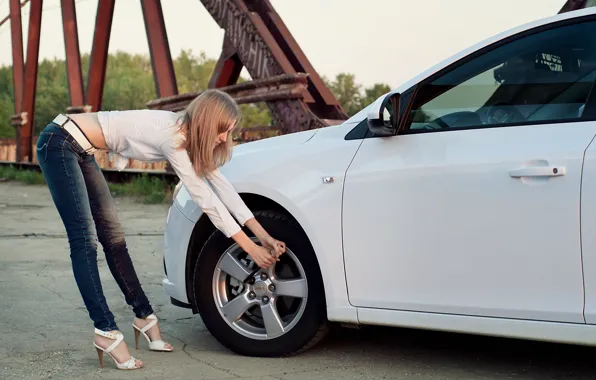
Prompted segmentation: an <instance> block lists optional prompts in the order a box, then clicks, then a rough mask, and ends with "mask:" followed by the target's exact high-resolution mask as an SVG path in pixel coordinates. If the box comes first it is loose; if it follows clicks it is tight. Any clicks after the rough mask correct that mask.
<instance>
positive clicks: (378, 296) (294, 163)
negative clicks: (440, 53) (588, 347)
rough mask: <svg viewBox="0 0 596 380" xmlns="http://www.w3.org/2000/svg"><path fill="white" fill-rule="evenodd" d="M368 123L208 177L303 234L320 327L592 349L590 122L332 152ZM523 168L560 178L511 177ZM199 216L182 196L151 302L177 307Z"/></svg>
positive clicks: (253, 151)
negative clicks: (319, 291) (430, 332)
mask: <svg viewBox="0 0 596 380" xmlns="http://www.w3.org/2000/svg"><path fill="white" fill-rule="evenodd" d="M592 14H596V9H594V8H588V9H584V10H581V11H574V12H569V13H564V14H558V15H555V16H553V17H549V18H546V19H542V20H537V21H534V22H531V23H528V24H526V25H522V26H519V27H517V28H514V29H511V30H509V31H506V32H503V33H501V34H499V35H497V36H494V37H492V38H490V39H488V40H485V41H483V42H480V43H478V44H476V45H474V46H472V47H470V48H468V49H466V50H464V51H462V52H460V53H458V54H456V55H455V56H453V57H451V58H449V59H447V60H445V61H443V62H441V63H439V64H438V65H436V66H434V67H432V68H430V69H428V70H426V71H425V72H423V73H421V74H420V75H418V76H417V77H415V78H412V79H411V80H410V81H408V82H406V83H404V84H403V85H401V86H399V87H397V88H396V89H394V90H392V91H391V93H401V92H403V91H405V90H407V89H409V88H410V87H411V86H413V85H415V84H417V83H419V82H420V81H421V80H424V79H426V78H428V77H429V76H431V75H432V74H434V73H436V72H437V71H439V70H441V69H443V68H446V67H448V66H449V65H451V64H453V63H456V62H457V61H458V60H460V59H461V58H464V57H466V56H467V55H469V54H470V53H473V52H475V51H477V50H479V49H482V48H483V47H486V46H489V45H490V44H492V43H494V42H498V41H500V40H502V39H505V38H507V37H510V36H513V35H515V34H517V33H519V32H522V31H524V30H528V29H531V28H534V27H537V26H541V25H547V24H550V23H553V22H556V21H560V20H565V19H571V18H574V17H581V16H583V15H592ZM370 108H371V106H369V107H366V108H364V109H363V110H361V111H360V112H359V113H357V114H356V115H354V116H353V117H351V118H350V119H349V120H348V121H346V122H345V123H343V124H341V125H339V126H333V127H327V128H324V129H321V130H317V131H307V132H301V133H297V134H293V135H286V136H281V137H276V138H270V139H265V140H260V141H257V142H252V143H247V144H242V145H240V146H238V147H236V149H235V152H234V158H233V160H232V162H231V163H229V164H228V165H226V166H225V167H224V168H223V169H222V171H223V172H224V174H225V175H226V176H227V177H228V178H229V179H230V181H231V182H232V183H233V185H234V186H235V188H236V189H237V190H238V192H239V193H251V194H259V195H261V196H264V197H266V198H269V199H271V200H273V201H275V202H277V203H278V204H280V205H281V206H282V207H284V208H285V209H286V210H287V211H288V212H289V213H290V214H291V215H292V216H293V217H294V218H295V219H296V220H297V221H298V223H299V224H300V225H301V226H302V228H303V229H304V230H305V232H306V234H307V235H308V237H309V239H310V242H311V243H312V245H313V248H314V251H315V253H316V255H317V258H318V261H319V264H320V267H321V272H322V274H323V281H324V285H325V295H326V301H327V314H328V319H329V320H331V321H338V322H349V323H362V324H381V325H389V326H407V327H416V328H429V329H438V330H447V331H460V332H469V333H477V334H489V335H500V336H511V337H525V338H530V339H541V340H552V341H559V342H568V343H581V344H596V326H594V325H590V324H596V237H595V236H593V235H594V234H591V233H590V232H591V231H593V230H594V229H595V228H596V214H595V213H596V211H594V210H596V195H594V194H596V178H595V176H596V169H595V170H590V169H591V168H593V167H595V165H596V151H595V149H596V148H594V144H592V145H590V144H591V142H592V140H593V138H594V136H595V135H596V122H581V123H580V122H577V123H567V124H548V125H541V124H538V125H534V126H525V127H523V128H515V127H512V128H494V129H491V128H487V129H474V130H462V131H450V132H447V133H428V134H418V135H404V136H399V138H372V139H356V140H345V139H344V137H345V135H346V134H347V133H348V132H349V131H350V130H352V129H353V128H354V127H355V126H356V125H357V124H358V123H360V122H361V121H363V120H364V119H365V118H366V117H367V114H368V111H369V110H370ZM584 151H585V152H586V153H585V162H584ZM528 165H544V166H549V167H557V168H559V169H560V170H564V174H565V175H563V176H557V177H548V178H533V179H529V178H526V177H522V178H513V177H511V176H510V171H511V170H515V169H519V168H524V167H525V166H528ZM582 173H583V177H582ZM431 176H432V178H431ZM324 177H333V178H334V181H333V182H332V183H324V182H323V180H322V179H323V178H324ZM472 186H478V187H479V188H480V190H472ZM580 190H581V193H580ZM580 194H581V199H580ZM400 199H403V200H405V201H404V202H398V200H400ZM391 201H393V202H391ZM580 206H581V209H580ZM357 207H362V208H361V209H360V210H358V209H357ZM342 213H343V215H342ZM478 215H481V217H480V218H479V217H478ZM201 216H202V213H201V210H200V208H199V207H198V206H197V205H196V204H194V203H193V202H192V200H191V199H190V196H189V194H188V192H187V191H186V189H185V188H184V186H182V187H181V189H180V191H179V192H178V194H177V196H176V198H175V201H174V204H173V205H172V207H171V210H170V212H169V214H168V220H167V224H166V229H165V240H164V241H165V244H164V260H165V264H166V267H167V278H166V279H164V288H165V291H166V293H167V294H168V295H169V296H170V297H172V298H174V299H176V300H178V301H181V302H183V303H189V302H190V300H189V299H188V296H187V294H186V283H187V282H188V281H189V280H190V279H188V278H186V276H185V273H186V269H185V266H186V257H187V250H188V244H189V239H190V235H191V232H192V229H193V228H194V224H195V223H196V222H197V221H198V219H199V218H200V217H201ZM580 221H581V225H580ZM514 223H515V224H514ZM516 224H517V226H516ZM520 225H521V226H522V227H521V228H519V226H520ZM580 232H581V234H580Z"/></svg>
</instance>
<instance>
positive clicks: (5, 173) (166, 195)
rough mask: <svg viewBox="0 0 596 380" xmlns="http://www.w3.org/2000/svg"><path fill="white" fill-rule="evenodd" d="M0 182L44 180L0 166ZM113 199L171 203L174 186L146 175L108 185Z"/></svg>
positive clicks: (32, 172)
mask: <svg viewBox="0 0 596 380" xmlns="http://www.w3.org/2000/svg"><path fill="white" fill-rule="evenodd" d="M0 181H17V182H22V183H25V184H27V185H43V184H45V183H46V180H45V178H44V176H43V174H41V173H40V172H38V171H36V170H26V169H18V168H16V167H14V166H12V165H10V166H0ZM108 187H109V188H110V192H111V193H112V196H113V197H121V196H130V197H132V198H134V199H135V200H136V201H138V202H140V203H145V204H154V203H171V202H172V193H173V191H174V185H172V184H170V183H168V182H167V181H165V180H163V179H161V178H156V177H149V176H148V175H147V174H143V175H141V176H138V177H135V178H133V179H132V180H131V181H129V182H125V183H112V182H109V183H108Z"/></svg>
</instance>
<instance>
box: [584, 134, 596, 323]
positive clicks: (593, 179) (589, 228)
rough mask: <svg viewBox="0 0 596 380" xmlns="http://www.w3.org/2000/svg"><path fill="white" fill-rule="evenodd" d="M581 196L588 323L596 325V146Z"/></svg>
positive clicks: (588, 157)
mask: <svg viewBox="0 0 596 380" xmlns="http://www.w3.org/2000/svg"><path fill="white" fill-rule="evenodd" d="M581 189H582V194H581V237H582V264H583V268H584V288H585V290H584V291H585V307H584V316H585V319H586V323H589V324H596V233H594V231H596V144H595V143H594V141H592V144H590V147H589V148H588V149H587V150H586V154H585V158H584V167H583V178H582V185H581Z"/></svg>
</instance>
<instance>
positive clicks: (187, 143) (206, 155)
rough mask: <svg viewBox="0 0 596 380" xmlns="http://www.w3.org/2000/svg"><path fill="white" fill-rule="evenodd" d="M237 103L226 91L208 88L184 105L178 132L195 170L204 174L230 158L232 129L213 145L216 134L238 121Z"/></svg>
mask: <svg viewBox="0 0 596 380" xmlns="http://www.w3.org/2000/svg"><path fill="white" fill-rule="evenodd" d="M241 116H242V114H241V112H240V108H239V107H238V104H236V102H235V101H234V99H232V97H231V96H230V95H228V94H227V93H225V92H223V91H220V90H215V89H209V90H206V91H204V92H203V93H201V94H200V95H199V96H197V97H196V98H195V99H193V101H192V102H190V104H189V105H188V107H186V110H185V111H184V112H183V114H182V116H181V118H180V120H179V121H180V124H181V127H180V132H182V133H183V135H184V141H183V142H182V143H181V145H180V147H182V148H184V149H186V151H187V152H188V155H189V157H190V160H191V162H192V165H193V167H194V169H195V172H196V173H197V175H199V176H205V175H207V174H208V173H209V172H211V171H213V170H215V169H217V168H218V167H219V166H221V165H223V164H225V163H226V162H228V161H229V160H230V159H231V158H232V147H233V141H232V133H231V131H230V135H229V136H228V138H227V139H226V142H225V143H221V144H219V145H217V146H216V145H215V142H216V141H217V136H218V135H219V134H220V133H224V132H226V131H227V130H228V129H229V128H230V126H231V125H232V123H234V127H233V128H234V129H235V128H236V127H237V126H238V125H239V124H240V119H241Z"/></svg>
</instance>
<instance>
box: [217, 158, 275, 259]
mask: <svg viewBox="0 0 596 380" xmlns="http://www.w3.org/2000/svg"><path fill="white" fill-rule="evenodd" d="M207 180H209V182H210V183H211V185H213V188H214V189H215V192H216V193H217V194H218V195H219V198H220V199H221V200H222V202H223V203H224V204H225V205H226V207H227V208H228V210H230V211H231V212H232V214H234V217H236V220H238V222H239V223H240V224H241V225H245V226H246V227H248V229H249V230H251V231H252V233H253V234H255V236H256V237H257V239H259V241H260V242H261V243H262V244H263V245H264V246H265V247H267V248H268V249H273V250H275V253H276V256H279V255H281V254H282V253H283V252H285V245H284V244H283V243H282V242H279V241H277V240H275V239H273V238H272V237H271V236H270V235H269V233H268V232H267V231H266V230H265V229H264V228H263V226H261V224H260V223H259V222H258V221H257V219H256V218H255V217H254V215H253V213H252V212H251V211H250V209H249V208H248V207H247V206H246V203H244V201H243V200H242V198H241V197H240V195H238V192H237V191H236V189H234V186H232V184H231V183H230V181H228V179H227V178H226V177H225V176H224V175H223V174H222V173H221V171H220V170H219V169H217V170H214V171H213V172H211V173H209V175H208V176H207Z"/></svg>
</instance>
